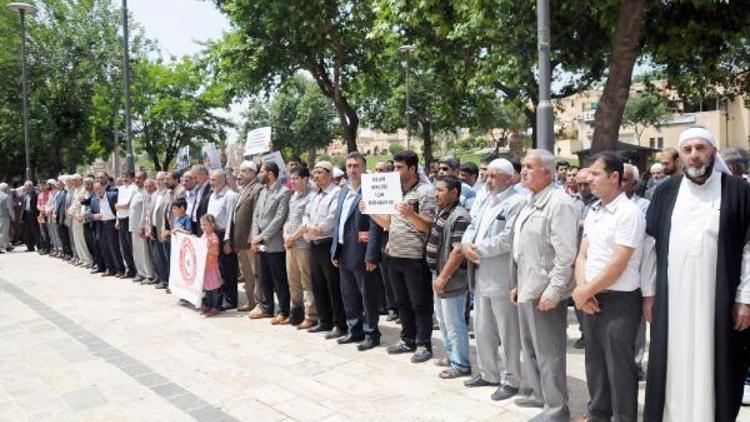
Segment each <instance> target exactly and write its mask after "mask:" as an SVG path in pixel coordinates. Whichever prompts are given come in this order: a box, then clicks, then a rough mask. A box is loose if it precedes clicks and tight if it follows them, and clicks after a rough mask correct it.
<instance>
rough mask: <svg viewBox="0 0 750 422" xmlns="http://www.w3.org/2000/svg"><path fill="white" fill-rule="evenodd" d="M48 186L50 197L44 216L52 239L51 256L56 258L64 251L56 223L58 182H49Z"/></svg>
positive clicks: (52, 180) (53, 180) (50, 180)
mask: <svg viewBox="0 0 750 422" xmlns="http://www.w3.org/2000/svg"><path fill="white" fill-rule="evenodd" d="M47 184H48V185H49V187H50V191H49V193H50V195H49V198H48V200H47V204H46V205H45V206H44V215H45V221H46V223H45V224H46V225H47V233H49V237H50V255H51V256H54V257H58V256H60V253H61V251H62V242H61V241H60V234H59V233H58V232H57V223H56V222H55V218H54V215H55V204H56V203H57V202H55V200H56V198H57V195H58V194H59V190H58V187H57V186H58V182H57V180H55V179H49V180H47Z"/></svg>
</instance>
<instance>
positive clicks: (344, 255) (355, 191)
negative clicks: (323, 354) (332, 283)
mask: <svg viewBox="0 0 750 422" xmlns="http://www.w3.org/2000/svg"><path fill="white" fill-rule="evenodd" d="M365 167H366V162H365V157H364V156H362V154H360V153H359V152H356V151H355V152H351V153H350V154H349V156H348V157H347V160H346V174H347V176H348V179H349V183H348V184H347V185H346V186H345V187H344V188H343V189H342V190H341V193H340V194H339V197H338V205H337V207H336V219H335V220H334V222H335V225H334V227H333V243H332V246H331V259H332V260H333V263H334V265H336V266H337V267H338V269H339V276H340V279H341V297H342V299H343V302H344V312H345V313H346V324H347V327H348V333H347V335H346V336H344V337H342V338H340V339H338V343H339V344H347V343H354V342H359V341H362V340H364V341H363V342H362V343H361V344H360V345H359V346H357V349H358V350H359V351H365V350H369V349H372V348H373V347H375V346H377V345H379V344H380V331H379V330H378V319H379V317H380V312H379V309H378V308H379V304H380V301H379V299H380V283H379V282H378V280H377V279H376V277H375V276H376V274H377V273H376V272H375V269H377V266H378V263H379V262H380V240H381V233H382V230H381V229H380V228H379V227H378V226H377V224H375V223H374V222H373V221H372V220H370V216H369V215H365V214H362V213H361V211H360V210H359V202H360V200H361V198H362V191H361V180H362V173H363V172H364V170H365Z"/></svg>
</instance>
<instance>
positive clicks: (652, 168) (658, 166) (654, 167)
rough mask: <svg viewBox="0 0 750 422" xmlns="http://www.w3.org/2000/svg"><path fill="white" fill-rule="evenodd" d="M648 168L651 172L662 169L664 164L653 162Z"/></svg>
mask: <svg viewBox="0 0 750 422" xmlns="http://www.w3.org/2000/svg"><path fill="white" fill-rule="evenodd" d="M650 170H651V173H653V172H655V171H664V166H663V165H661V163H654V164H651V169H650Z"/></svg>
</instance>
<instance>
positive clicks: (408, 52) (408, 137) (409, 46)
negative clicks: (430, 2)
mask: <svg viewBox="0 0 750 422" xmlns="http://www.w3.org/2000/svg"><path fill="white" fill-rule="evenodd" d="M416 49H417V46H415V45H413V44H407V45H402V46H401V47H399V48H398V51H400V52H402V53H404V54H406V149H409V142H410V141H411V126H409V57H410V56H411V53H413V52H414V51H415V50H416Z"/></svg>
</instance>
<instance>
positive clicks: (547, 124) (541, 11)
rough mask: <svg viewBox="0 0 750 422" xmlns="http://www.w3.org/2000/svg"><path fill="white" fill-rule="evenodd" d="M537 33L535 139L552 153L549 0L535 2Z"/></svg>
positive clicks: (541, 146)
mask: <svg viewBox="0 0 750 422" xmlns="http://www.w3.org/2000/svg"><path fill="white" fill-rule="evenodd" d="M536 19H537V34H538V41H537V42H538V47H539V105H537V108H536V140H537V146H538V147H539V148H540V149H546V150H547V151H549V152H552V153H554V151H552V149H553V136H554V133H553V132H554V129H553V124H554V120H555V115H554V111H553V109H552V101H551V100H550V83H551V81H550V79H551V78H552V73H551V72H550V23H549V22H550V9H549V0H537V2H536Z"/></svg>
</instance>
